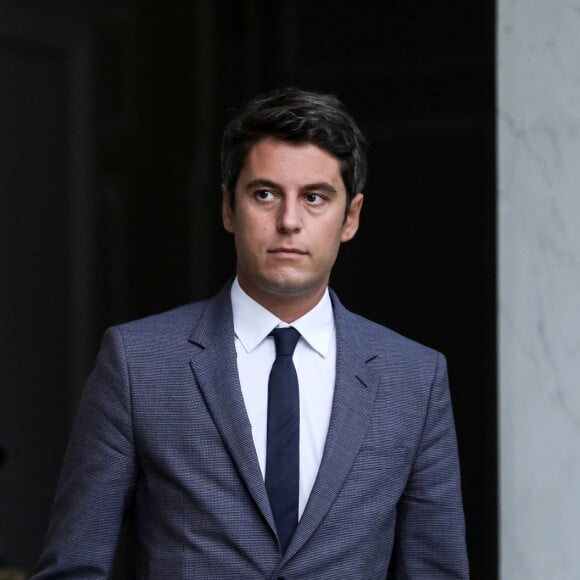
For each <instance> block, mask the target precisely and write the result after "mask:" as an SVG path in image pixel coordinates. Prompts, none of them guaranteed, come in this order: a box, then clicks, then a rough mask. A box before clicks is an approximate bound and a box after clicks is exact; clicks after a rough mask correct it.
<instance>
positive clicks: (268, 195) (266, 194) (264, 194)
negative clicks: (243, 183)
mask: <svg viewBox="0 0 580 580" xmlns="http://www.w3.org/2000/svg"><path fill="white" fill-rule="evenodd" d="M254 195H255V196H256V199H257V200H258V201H272V200H273V199H274V194H273V193H272V192H271V191H270V190H268V189H259V190H258V191H256V193H255V194H254Z"/></svg>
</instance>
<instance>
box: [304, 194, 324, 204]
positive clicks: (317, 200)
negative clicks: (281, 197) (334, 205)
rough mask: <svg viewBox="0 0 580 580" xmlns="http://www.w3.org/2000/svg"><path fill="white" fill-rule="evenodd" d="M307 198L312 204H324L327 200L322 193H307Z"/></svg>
mask: <svg viewBox="0 0 580 580" xmlns="http://www.w3.org/2000/svg"><path fill="white" fill-rule="evenodd" d="M305 199H306V201H307V202H308V203H309V204H310V205H322V204H323V203H324V202H325V198H324V197H323V196H322V195H320V193H307V194H306V195H305Z"/></svg>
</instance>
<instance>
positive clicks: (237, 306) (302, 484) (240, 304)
mask: <svg viewBox="0 0 580 580" xmlns="http://www.w3.org/2000/svg"><path fill="white" fill-rule="evenodd" d="M231 299H232V308H233V315H234V331H235V342H236V352H237V355H238V359H237V363H238V373H239V376H240V383H241V387H242V394H243V397H244V402H245V404H246V410H247V413H248V417H249V419H250V424H251V426H252V436H253V438H254V445H255V446H256V453H257V455H258V461H259V463H260V469H261V470H262V476H263V477H264V476H265V472H266V433H267V423H268V378H269V376H270V370H271V368H272V364H273V363H274V359H275V358H276V347H275V346H274V338H273V337H271V336H269V334H270V332H272V330H273V329H274V328H276V327H278V326H279V327H284V326H293V327H294V328H295V329H296V330H297V331H298V332H299V333H300V339H299V340H298V344H297V345H296V350H295V351H294V356H293V360H294V366H295V367H296V374H297V376H298V386H299V390H300V478H299V497H298V517H299V518H300V517H302V513H303V512H304V508H305V507H306V503H307V502H308V498H309V497H310V492H311V491H312V487H313V485H314V481H315V479H316V475H317V474H318V468H319V467H320V461H321V460H322V453H323V451H324V445H325V443H326V434H327V432H328V423H329V421H330V411H331V408H332V397H333V395H334V379H335V374H336V337H335V328H334V314H333V311H332V303H331V301H330V296H329V294H328V289H327V290H326V292H325V293H324V296H323V297H322V299H321V300H320V302H319V303H318V304H317V305H316V306H315V307H314V308H313V309H312V310H310V312H307V313H306V314H305V315H304V316H302V317H300V318H299V319H298V320H295V321H294V322H292V324H290V325H288V324H286V323H285V322H283V321H281V320H280V319H279V318H278V317H277V316H275V315H274V314H272V313H271V312H270V311H269V310H266V309H265V308H264V307H263V306H262V305H260V304H258V303H257V302H256V301H255V300H253V299H252V298H250V297H249V296H248V295H247V294H246V293H245V292H244V291H243V290H242V288H241V287H240V285H239V283H238V279H237V278H236V279H235V280H234V283H233V284H232V290H231Z"/></svg>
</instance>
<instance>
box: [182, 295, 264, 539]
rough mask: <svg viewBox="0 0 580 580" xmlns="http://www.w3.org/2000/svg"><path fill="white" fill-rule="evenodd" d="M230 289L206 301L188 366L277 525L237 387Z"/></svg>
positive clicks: (245, 477) (258, 501)
mask: <svg viewBox="0 0 580 580" xmlns="http://www.w3.org/2000/svg"><path fill="white" fill-rule="evenodd" d="M229 289H230V286H229V285H228V286H227V287H226V288H225V289H224V290H222V292H221V293H220V294H218V295H217V296H216V297H215V298H213V299H212V300H210V301H209V302H208V305H207V308H206V310H205V311H204V313H203V315H202V317H201V318H200V320H199V323H198V325H197V327H196V328H195V330H194V331H193V333H192V334H191V336H190V338H189V340H190V342H192V343H193V344H194V346H195V350H194V353H193V355H192V357H191V368H192V369H193V373H194V375H195V378H196V380H197V382H198V384H199V387H200V389H201V391H202V393H203V396H204V398H205V401H206V403H207V406H208V409H209V412H210V413H211V415H212V417H213V420H214V422H215V424H216V426H217V428H218V430H219V431H220V434H221V436H222V438H223V440H224V443H225V446H226V447H227V449H228V450H229V453H230V454H231V456H232V459H233V461H234V463H235V465H236V467H237V469H238V471H239V474H240V476H241V478H242V480H243V481H244V482H245V484H246V486H247V488H248V491H249V493H250V495H251V496H252V498H253V499H254V501H255V502H256V505H257V506H258V508H259V510H260V511H261V512H262V515H263V516H264V518H265V519H266V521H267V522H268V524H269V525H270V527H271V528H272V530H275V524H274V519H273V516H272V511H271V509H270V503H269V501H268V496H267V493H266V488H265V485H264V480H263V478H262V473H261V471H260V466H259V463H258V457H257V455H256V449H255V446H254V441H253V438H252V430H251V426H250V421H249V419H248V415H247V412H246V407H245V403H244V399H243V396H242V391H241V388H240V381H239V376H238V368H237V363H236V347H235V342H234V327H233V319H232V307H231V300H230V294H229Z"/></svg>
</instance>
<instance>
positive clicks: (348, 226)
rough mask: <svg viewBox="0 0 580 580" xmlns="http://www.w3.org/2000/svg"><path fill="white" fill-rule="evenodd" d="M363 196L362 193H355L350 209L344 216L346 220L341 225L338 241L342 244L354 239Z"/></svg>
mask: <svg viewBox="0 0 580 580" xmlns="http://www.w3.org/2000/svg"><path fill="white" fill-rule="evenodd" d="M363 200H364V195H363V194H362V193H357V194H356V195H355V196H354V197H353V198H352V200H351V202H350V207H349V208H348V212H347V214H346V219H345V220H344V223H343V224H342V234H341V236H340V240H341V241H342V242H348V241H349V240H352V238H354V235H355V234H356V232H357V230H358V224H359V219H360V210H361V208H362V205H363Z"/></svg>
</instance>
